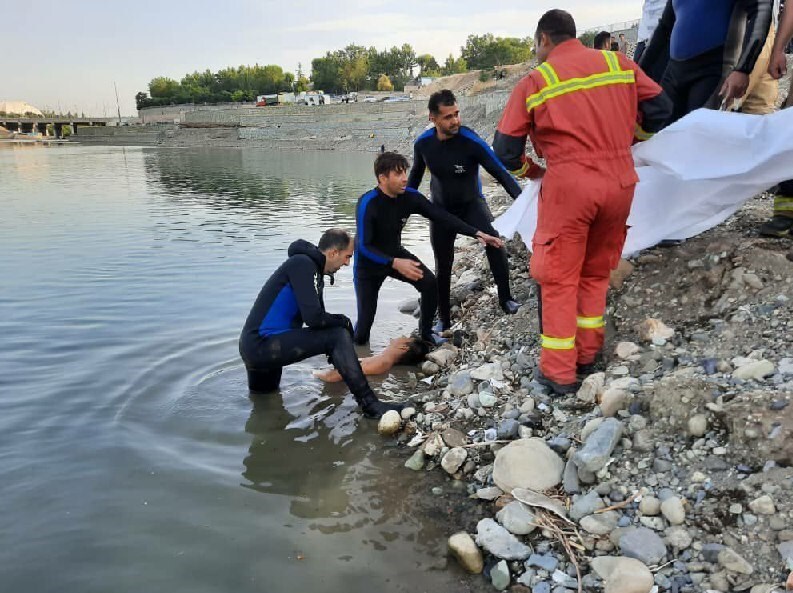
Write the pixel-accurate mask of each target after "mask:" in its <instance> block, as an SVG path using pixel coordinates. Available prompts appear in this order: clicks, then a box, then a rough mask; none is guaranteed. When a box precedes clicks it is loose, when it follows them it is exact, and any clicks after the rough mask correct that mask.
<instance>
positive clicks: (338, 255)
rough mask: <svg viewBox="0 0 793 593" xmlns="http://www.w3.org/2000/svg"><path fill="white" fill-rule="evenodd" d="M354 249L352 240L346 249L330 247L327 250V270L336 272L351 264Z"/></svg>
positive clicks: (329, 272) (330, 272) (331, 272)
mask: <svg viewBox="0 0 793 593" xmlns="http://www.w3.org/2000/svg"><path fill="white" fill-rule="evenodd" d="M353 249H354V246H353V242H352V241H350V244H349V245H347V248H346V249H328V250H327V251H326V252H325V272H327V273H328V274H335V273H336V272H338V271H339V270H340V269H341V267H342V266H349V265H350V258H352V252H353Z"/></svg>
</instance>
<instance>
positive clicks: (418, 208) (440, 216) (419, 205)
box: [405, 191, 479, 237]
mask: <svg viewBox="0 0 793 593" xmlns="http://www.w3.org/2000/svg"><path fill="white" fill-rule="evenodd" d="M408 196H409V197H410V200H411V211H412V212H414V213H415V214H420V215H421V216H423V217H424V218H428V219H429V220H431V221H432V222H435V223H438V224H440V225H443V226H445V227H446V228H447V229H449V230H451V231H454V232H456V233H459V234H461V235H466V236H468V237H475V236H476V234H477V233H478V232H479V229H477V228H474V227H472V226H471V225H470V224H468V223H466V222H463V221H462V220H460V219H459V218H457V217H456V216H455V215H454V214H450V213H449V212H447V211H446V210H444V209H443V208H441V207H440V206H436V205H435V204H433V203H432V202H430V201H429V200H428V199H427V198H426V197H424V195H423V194H420V193H419V192H417V191H408V192H406V193H405V197H408Z"/></svg>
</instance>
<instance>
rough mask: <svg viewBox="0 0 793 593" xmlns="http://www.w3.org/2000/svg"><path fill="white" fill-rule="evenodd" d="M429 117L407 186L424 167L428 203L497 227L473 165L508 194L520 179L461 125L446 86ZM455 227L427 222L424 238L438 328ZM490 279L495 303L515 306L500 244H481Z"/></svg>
mask: <svg viewBox="0 0 793 593" xmlns="http://www.w3.org/2000/svg"><path fill="white" fill-rule="evenodd" d="M428 107H429V118H430V121H431V122H432V123H433V124H434V127H432V128H430V129H429V130H427V131H426V132H424V133H423V134H422V135H421V136H419V137H418V139H417V140H416V142H415V143H414V144H413V168H412V169H411V170H410V176H409V177H408V187H409V188H412V189H418V187H419V185H421V180H422V178H423V177H424V171H425V170H426V169H427V168H429V170H430V175H431V176H432V178H431V181H430V191H431V198H432V203H433V204H436V205H437V206H440V207H441V208H443V209H444V210H446V211H447V212H449V213H450V214H453V215H455V216H456V217H458V218H460V219H462V220H463V221H465V222H466V223H468V224H470V225H471V226H473V227H476V228H477V229H479V230H480V231H482V232H484V233H487V234H488V235H494V236H497V235H498V233H497V232H496V230H495V229H494V228H493V225H492V224H491V222H492V220H493V216H492V214H491V213H490V209H489V208H488V207H487V202H485V198H484V196H483V195H482V182H481V180H480V178H479V167H480V166H482V167H484V168H485V170H486V171H487V172H488V173H490V174H491V175H492V176H493V177H494V178H495V179H496V180H497V181H498V182H499V183H500V184H501V186H502V187H503V188H504V189H505V190H507V193H508V194H509V195H510V196H511V197H512V199H515V198H517V197H518V196H519V195H520V192H521V188H520V185H518V183H517V182H516V181H515V179H514V178H513V177H512V175H510V174H509V171H507V170H506V169H505V168H504V165H502V164H501V161H499V160H498V158H497V157H496V155H495V153H493V151H492V150H491V149H490V147H489V146H488V145H487V144H486V143H485V142H484V140H482V139H481V138H480V137H479V136H478V135H477V134H476V132H474V131H473V130H472V129H470V128H468V127H466V126H463V125H461V123H460V108H459V107H458V105H457V99H456V98H455V96H454V93H452V92H451V91H449V90H442V91H438V92H436V93H433V94H432V95H431V96H430V100H429V104H428ZM457 232H458V231H457V230H456V229H453V228H451V227H449V226H448V225H445V224H438V223H436V222H431V223H430V241H431V242H432V249H433V251H434V252H435V273H436V274H437V275H438V318H439V323H438V325H437V326H436V327H435V330H436V331H438V332H441V331H445V330H447V329H449V328H450V327H451V306H450V303H449V299H450V293H451V281H452V265H453V264H454V240H455V238H456V236H457ZM485 253H486V254H487V261H488V263H489V264H490V271H491V272H492V274H493V280H494V281H495V283H496V287H497V288H498V300H499V303H500V304H501V309H502V310H503V311H504V312H505V313H508V314H514V313H516V312H517V311H518V308H519V307H520V304H518V303H517V302H515V300H514V299H513V298H512V294H511V292H510V289H509V265H508V264H507V253H506V250H505V249H504V248H503V247H495V246H488V247H487V248H486V249H485Z"/></svg>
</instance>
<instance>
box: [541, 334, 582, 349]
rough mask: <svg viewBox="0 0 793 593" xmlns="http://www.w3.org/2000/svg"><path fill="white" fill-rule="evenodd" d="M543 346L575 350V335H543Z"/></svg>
mask: <svg viewBox="0 0 793 593" xmlns="http://www.w3.org/2000/svg"><path fill="white" fill-rule="evenodd" d="M540 339H541V346H542V347H543V348H547V349H549V350H573V349H574V348H575V336H573V337H572V338H554V337H553V336H546V335H541V336H540Z"/></svg>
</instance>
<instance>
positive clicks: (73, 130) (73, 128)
mask: <svg viewBox="0 0 793 593" xmlns="http://www.w3.org/2000/svg"><path fill="white" fill-rule="evenodd" d="M69 125H70V126H71V127H72V136H76V135H77V124H75V123H74V122H70V123H69Z"/></svg>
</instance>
